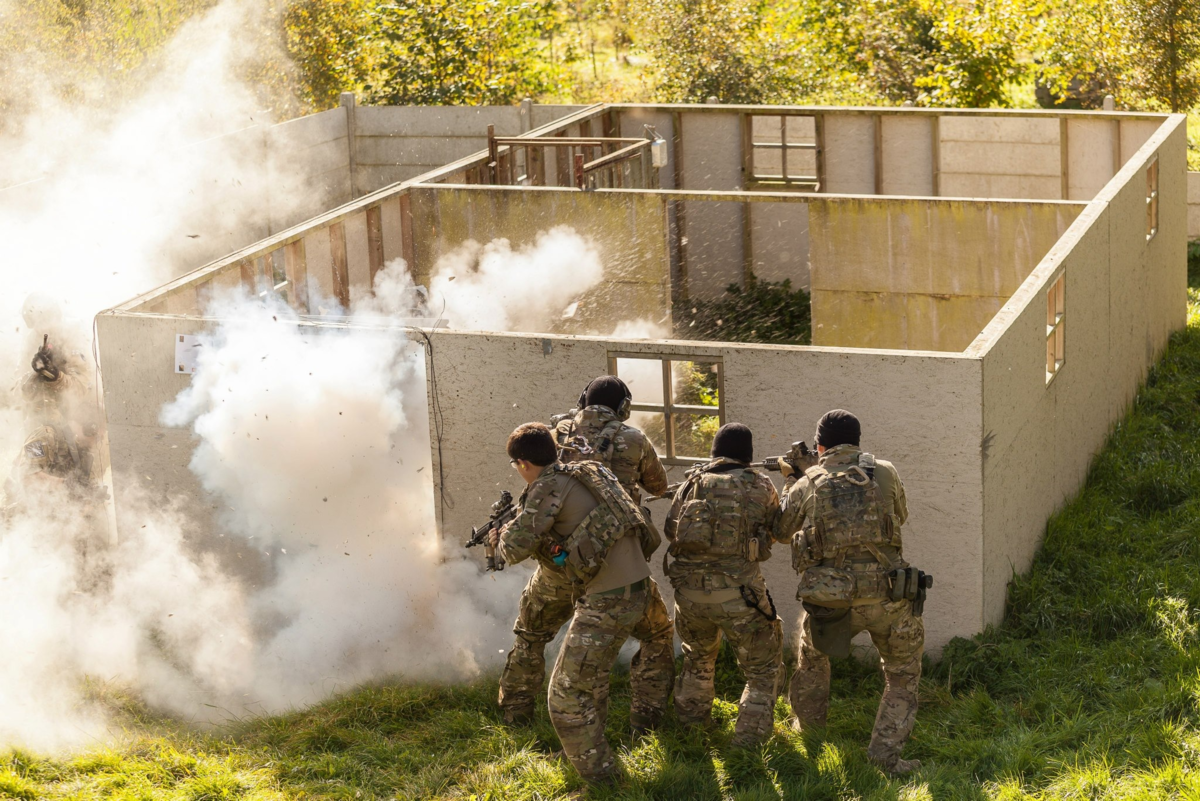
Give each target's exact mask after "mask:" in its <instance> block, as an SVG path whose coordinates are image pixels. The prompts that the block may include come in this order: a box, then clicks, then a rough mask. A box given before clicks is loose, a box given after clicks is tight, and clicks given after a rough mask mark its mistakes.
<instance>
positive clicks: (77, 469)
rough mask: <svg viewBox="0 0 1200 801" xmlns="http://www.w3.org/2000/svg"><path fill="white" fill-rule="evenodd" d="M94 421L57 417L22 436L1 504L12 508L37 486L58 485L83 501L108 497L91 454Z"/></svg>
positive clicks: (100, 499) (9, 508) (95, 432)
mask: <svg viewBox="0 0 1200 801" xmlns="http://www.w3.org/2000/svg"><path fill="white" fill-rule="evenodd" d="M97 433H98V431H97V427H96V425H95V424H86V425H82V426H81V425H79V424H78V423H67V422H64V421H62V420H61V419H60V420H59V421H57V422H55V423H53V424H47V425H42V426H39V427H38V428H37V429H36V430H34V432H33V433H32V434H30V435H29V436H28V437H27V438H26V439H25V443H24V444H23V445H22V447H21V451H20V453H18V454H17V458H16V460H15V461H14V462H13V467H12V471H11V473H10V474H9V476H8V479H7V480H6V481H5V484H4V496H5V498H4V508H5V509H8V510H12V509H15V508H16V507H18V506H20V505H21V504H22V503H23V502H25V501H26V500H27V496H29V495H30V494H31V493H33V492H36V491H37V490H38V489H39V488H42V489H48V488H54V487H62V488H64V489H66V490H67V492H68V493H69V494H70V495H71V497H73V498H76V499H78V500H82V501H84V502H95V501H102V500H104V499H106V498H107V497H108V493H107V490H105V489H104V488H103V487H102V486H101V485H100V481H99V478H100V477H99V472H98V465H97V463H96V461H95V460H94V459H93V458H92V456H91V450H92V449H93V448H94V445H95V439H96V436H97Z"/></svg>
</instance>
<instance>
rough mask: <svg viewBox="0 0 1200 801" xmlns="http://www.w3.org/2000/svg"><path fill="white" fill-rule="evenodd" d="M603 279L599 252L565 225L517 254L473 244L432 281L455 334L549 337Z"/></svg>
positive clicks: (505, 246)
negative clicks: (540, 333) (538, 333)
mask: <svg viewBox="0 0 1200 801" xmlns="http://www.w3.org/2000/svg"><path fill="white" fill-rule="evenodd" d="M603 277H604V266H603V264H602V263H601V261H600V254H599V252H597V250H596V248H595V246H594V245H593V244H592V243H591V242H590V241H588V240H585V239H583V238H582V237H581V236H579V234H577V233H576V232H575V231H574V230H573V229H571V228H569V227H567V226H562V225H560V226H558V227H555V228H552V229H550V230H549V231H546V232H544V233H542V234H540V235H539V236H538V238H537V240H536V241H535V242H534V243H533V244H531V245H528V246H526V247H523V248H518V249H516V250H514V249H513V247H512V245H511V244H510V243H509V241H508V240H507V239H496V240H493V241H491V242H488V243H487V244H485V245H481V244H479V243H478V242H474V241H468V242H466V243H464V244H463V245H461V246H459V247H458V248H456V249H454V250H452V251H451V252H449V253H447V254H446V255H445V256H443V257H442V258H440V259H438V263H437V267H436V269H435V270H434V273H433V276H432V277H431V279H430V282H429V304H430V307H431V310H432V311H435V312H436V311H437V310H438V308H439V306H440V304H442V303H444V304H445V307H446V308H447V309H448V310H451V314H450V319H449V323H450V325H451V326H452V327H453V328H460V329H465V330H474V331H547V330H549V326H550V325H551V323H552V322H553V321H554V320H556V319H559V318H561V317H562V316H563V315H564V313H565V312H566V310H567V308H568V307H569V305H570V304H571V302H572V301H574V300H575V299H576V298H578V297H579V296H580V295H581V294H582V293H584V292H586V291H587V290H589V289H591V288H592V287H594V286H596V285H597V284H599V283H600V280H601V279H602V278H603Z"/></svg>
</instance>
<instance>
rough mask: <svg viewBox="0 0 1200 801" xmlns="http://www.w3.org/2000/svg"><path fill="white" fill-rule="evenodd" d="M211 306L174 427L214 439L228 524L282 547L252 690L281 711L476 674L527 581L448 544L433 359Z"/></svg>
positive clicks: (168, 418)
mask: <svg viewBox="0 0 1200 801" xmlns="http://www.w3.org/2000/svg"><path fill="white" fill-rule="evenodd" d="M378 311H379V308H378V304H377V303H376V304H374V308H372V312H373V313H374V312H378ZM212 313H214V314H215V315H216V316H218V317H220V318H222V319H225V320H227V322H225V323H223V324H221V326H220V327H219V328H218V329H217V330H216V332H215V333H214V335H213V336H212V338H211V339H210V340H209V343H208V345H207V346H206V347H205V348H204V349H203V352H202V355H201V358H200V361H199V364H198V368H197V372H196V376H195V378H194V380H193V383H192V386H191V387H190V388H189V389H188V390H186V391H185V392H184V393H183V394H182V395H180V397H179V398H178V399H177V400H176V402H175V403H173V404H172V405H170V406H169V407H167V408H166V409H165V410H164V412H163V419H164V422H166V423H167V424H170V425H191V426H192V428H193V430H194V431H195V433H196V434H197V436H198V437H199V439H200V444H199V446H198V447H197V448H196V451H195V453H194V456H193V459H192V465H191V467H192V470H193V471H194V472H195V473H196V474H197V476H199V477H200V478H201V480H202V483H203V485H204V488H205V489H206V490H207V491H208V492H209V493H211V494H212V495H213V496H214V497H215V498H216V499H217V500H218V501H219V502H220V504H221V509H222V513H221V516H220V517H221V524H222V525H223V526H224V527H225V528H227V529H228V530H229V531H231V532H233V533H235V534H236V535H238V536H241V537H244V538H247V539H252V540H253V541H254V542H255V543H257V544H258V547H259V548H260V549H262V550H264V551H266V552H267V553H268V554H269V558H270V563H271V570H272V573H273V575H272V576H271V578H270V580H269V582H268V583H267V584H266V585H265V586H264V587H262V588H260V589H259V590H257V591H256V592H254V593H253V595H252V596H251V598H250V608H249V610H248V612H249V614H250V615H251V616H252V618H253V619H254V620H255V621H256V625H257V626H258V627H259V628H260V629H261V628H264V627H265V630H263V631H261V634H260V637H259V640H258V642H256V644H255V648H254V653H253V662H254V666H253V670H251V671H249V672H248V673H247V674H246V675H247V676H248V679H249V682H250V683H251V684H252V689H251V690H250V691H249V692H250V696H252V697H253V699H254V700H255V701H256V702H257V703H259V704H261V708H263V709H266V710H274V709H279V708H281V707H283V706H287V705H293V704H299V703H306V702H310V701H314V700H318V699H320V698H322V697H324V696H325V695H327V694H328V693H329V692H330V691H332V690H341V689H347V688H349V687H350V686H353V685H354V684H356V683H359V682H361V681H365V680H367V679H371V678H376V677H379V676H387V675H393V674H399V675H403V676H404V677H406V678H416V679H435V678H436V679H443V680H445V679H461V678H467V677H471V676H474V675H476V674H477V673H478V670H479V668H480V662H481V660H488V659H492V660H493V661H494V657H495V655H497V654H498V653H499V652H500V650H501V649H502V647H503V646H504V645H507V640H508V639H509V637H510V636H511V635H510V634H509V631H508V625H507V624H508V623H509V621H508V620H507V618H508V617H509V616H510V615H511V609H510V608H509V607H510V605H511V595H512V591H513V586H511V585H513V584H514V581H515V580H510V581H508V582H504V581H502V580H499V581H498V580H493V579H491V578H481V577H480V576H479V574H478V573H479V568H478V566H477V564H476V562H474V561H469V560H466V559H464V558H462V555H461V554H460V553H458V550H459V549H458V548H457V547H454V548H453V551H454V552H451V553H447V552H446V546H447V545H451V546H457V543H456V542H450V543H444V542H442V541H441V539H440V538H439V537H438V535H437V532H436V528H435V521H434V514H433V481H432V468H431V462H430V450H429V421H428V418H427V411H426V409H427V404H426V395H425V374H424V363H423V350H422V349H421V348H420V347H419V346H418V345H414V344H413V343H411V342H409V341H407V339H406V337H405V336H404V334H403V332H402V331H400V330H399V329H395V328H393V329H390V330H388V329H376V330H372V329H354V328H351V329H321V328H319V327H306V326H297V325H296V324H295V317H294V315H293V314H292V313H291V311H290V310H289V309H287V308H286V307H283V306H282V305H277V304H269V305H263V304H261V303H257V302H254V301H250V300H248V299H246V298H241V299H240V300H237V301H235V302H233V303H229V302H226V303H224V304H218V306H217V307H216V308H215V309H213V310H212ZM372 316H374V314H372ZM352 321H353V318H352ZM501 578H503V577H501Z"/></svg>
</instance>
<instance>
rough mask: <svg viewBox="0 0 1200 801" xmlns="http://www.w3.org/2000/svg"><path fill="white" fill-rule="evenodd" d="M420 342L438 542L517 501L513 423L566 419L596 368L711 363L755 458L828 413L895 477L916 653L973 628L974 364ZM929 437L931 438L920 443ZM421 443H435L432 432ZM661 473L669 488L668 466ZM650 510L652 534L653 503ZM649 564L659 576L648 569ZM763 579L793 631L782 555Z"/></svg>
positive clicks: (976, 564) (662, 346)
mask: <svg viewBox="0 0 1200 801" xmlns="http://www.w3.org/2000/svg"><path fill="white" fill-rule="evenodd" d="M432 340H433V345H432V348H433V351H432V352H433V355H432V358H431V359H427V365H429V366H431V369H432V373H431V374H432V375H434V376H435V377H436V384H431V387H436V394H437V397H436V403H437V404H438V408H439V409H440V411H441V414H440V417H439V419H440V422H441V432H440V436H441V445H440V448H435V449H434V452H435V453H434V458H435V464H434V475H435V476H442V477H444V482H445V483H444V489H445V491H446V492H445V498H444V499H443V502H442V504H441V505H440V508H439V510H438V513H439V516H440V517H439V519H440V521H441V527H442V532H443V536H446V537H451V538H457V537H459V536H460V535H461V534H462V533H463V532H466V531H468V530H469V528H470V526H471V525H474V524H478V522H479V520H482V519H484V518H486V516H487V514H488V508H489V505H490V504H491V503H492V501H494V500H495V496H496V495H497V494H498V493H499V491H500V490H501V489H509V490H513V491H515V490H517V489H518V487H517V481H518V479H517V477H516V476H515V475H514V473H513V471H512V468H511V467H510V466H509V464H508V457H507V456H506V455H505V453H504V441H505V438H506V437H507V436H508V434H509V432H510V431H512V429H513V428H515V427H516V426H517V425H519V424H521V423H524V422H528V421H530V420H547V419H548V418H549V416H550V415H551V414H554V413H558V412H562V411H564V410H566V409H567V408H569V407H570V406H571V404H572V403H573V402H574V400H575V398H576V397H577V396H578V394H579V389H580V388H581V387H583V386H585V385H586V384H587V382H588V381H589V380H590V379H591V378H593V377H595V376H596V375H598V374H601V373H603V372H605V371H606V370H607V365H608V361H607V359H608V354H609V352H610V351H620V352H626V353H628V352H635V353H643V352H648V353H656V354H686V355H688V356H695V357H697V358H698V357H701V356H706V357H710V358H711V357H714V356H715V357H720V359H721V360H722V362H723V369H724V371H725V376H724V386H725V399H724V403H725V405H726V419H727V420H729V421H737V422H742V423H745V424H747V425H749V426H750V427H751V428H752V429H754V431H755V448H756V452H757V454H758V455H760V456H766V455H770V454H776V453H783V452H784V450H783V449H785V448H786V447H787V445H788V444H789V443H791V442H792V441H794V440H796V439H800V438H804V439H808V440H810V441H811V438H812V431H813V429H814V427H815V425H816V421H817V418H818V417H819V416H820V415H821V414H822V413H824V412H826V411H828V410H829V409H832V408H838V407H844V408H849V409H852V410H854V411H855V413H856V414H858V415H859V416H860V417H861V419H862V422H863V431H864V435H863V445H864V447H865V448H867V449H868V450H870V451H872V452H874V453H876V454H878V455H879V456H880V457H881V458H886V459H890V460H892V461H894V462H895V463H896V466H897V468H898V469H899V471H900V474H901V476H902V477H903V479H904V484H905V488H906V490H907V493H908V499H909V506H910V508H911V511H912V518H911V520H910V522H909V524H908V526H907V527H906V528H905V532H904V542H905V555H906V556H907V558H908V559H910V560H911V561H912V562H913V563H914V564H917V565H920V566H921V567H922V569H924V570H927V571H929V572H932V573H934V574H935V575H936V576H937V591H936V593H934V594H931V596H930V601H929V605H928V606H927V607H926V612H925V615H926V616H925V624H926V628H927V630H928V632H929V640H928V642H929V645H930V646H931V648H932V650H934V651H935V652H936V651H937V650H938V649H939V648H940V646H941V645H943V644H944V643H946V642H947V641H948V640H949V639H950V638H951V637H953V636H957V635H968V634H972V633H974V632H976V631H978V630H979V628H980V627H981V625H982V620H983V618H982V614H983V609H982V605H981V599H980V589H981V584H980V582H981V578H982V576H981V572H980V567H981V565H982V541H981V531H982V529H981V525H980V520H981V513H982V507H981V492H982V487H981V485H980V470H979V445H978V442H979V437H980V411H979V404H980V401H981V398H980V388H981V382H980V363H979V361H978V360H974V359H963V358H960V357H948V356H944V355H938V354H912V353H898V352H892V353H886V352H875V353H863V352H858V353H848V352H835V351H823V350H818V349H801V348H785V347H773V346H768V345H761V346H739V345H733V346H731V345H717V344H715V343H711V344H710V343H681V342H656V343H647V342H645V341H621V340H608V339H601V338H595V337H559V336H537V335H520V334H502V335H492V334H472V333H464V332H452V331H438V332H435V333H434V334H433V335H432ZM434 402H435V399H432V398H431V403H434ZM933 430H936V431H937V432H938V435H937V436H936V437H930V436H929V435H928V432H929V431H933ZM431 436H432V437H433V438H434V440H435V441H436V440H437V437H438V432H437V430H436V429H435V430H434V431H432V432H431ZM439 452H440V454H441V462H440V465H439V464H438V462H437V461H436V460H437V454H438V453H439ZM671 473H672V477H673V480H678V478H679V477H680V475H681V472H680V468H672V470H671ZM653 507H654V513H655V515H656V516H658V517H659V522H660V524H661V516H662V515H663V514H664V513H665V511H666V510H665V508H664V506H663V503H662V502H658V503H655V504H653ZM651 564H652V565H653V566H654V569H655V570H656V571H657V570H659V569H660V568H661V558H659V557H656V558H655V559H652V560H651ZM765 572H766V574H767V580H768V583H769V586H770V587H771V592H772V595H773V596H774V598H775V601H776V603H777V604H778V605H779V607H780V612H781V614H783V615H784V617H785V620H786V621H787V622H788V626H789V627H794V623H795V620H796V617H797V614H798V604H797V603H796V601H795V587H796V575H795V573H794V572H792V569H791V556H790V553H789V550H788V547H787V546H778V547H777V550H776V552H775V555H774V557H773V558H772V559H771V561H770V562H768V563H766V565H765ZM659 579H660V581H661V576H659ZM663 585H664V590H667V589H668V587H667V585H666V584H665V582H663ZM668 595H669V593H668Z"/></svg>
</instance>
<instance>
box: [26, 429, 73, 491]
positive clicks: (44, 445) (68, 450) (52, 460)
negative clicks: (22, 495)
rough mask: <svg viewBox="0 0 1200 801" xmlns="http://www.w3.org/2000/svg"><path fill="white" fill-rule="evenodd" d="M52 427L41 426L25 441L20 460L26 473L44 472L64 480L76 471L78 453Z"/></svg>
mask: <svg viewBox="0 0 1200 801" xmlns="http://www.w3.org/2000/svg"><path fill="white" fill-rule="evenodd" d="M74 451H75V449H74V448H73V447H72V445H71V443H70V442H69V441H68V440H67V438H66V437H64V436H63V434H62V433H61V432H60V431H59V430H58V429H57V428H55V427H54V426H48V425H46V426H41V427H40V428H38V429H37V430H36V431H34V432H33V433H32V434H30V435H29V437H28V438H27V439H26V440H25V445H24V450H23V451H22V454H21V460H22V462H23V463H24V465H25V471H26V472H27V473H38V472H44V473H48V474H50V475H52V476H57V477H59V478H65V477H67V476H69V475H71V474H72V473H73V472H75V471H76V469H77V467H78V465H79V458H78V453H77V452H74Z"/></svg>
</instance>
